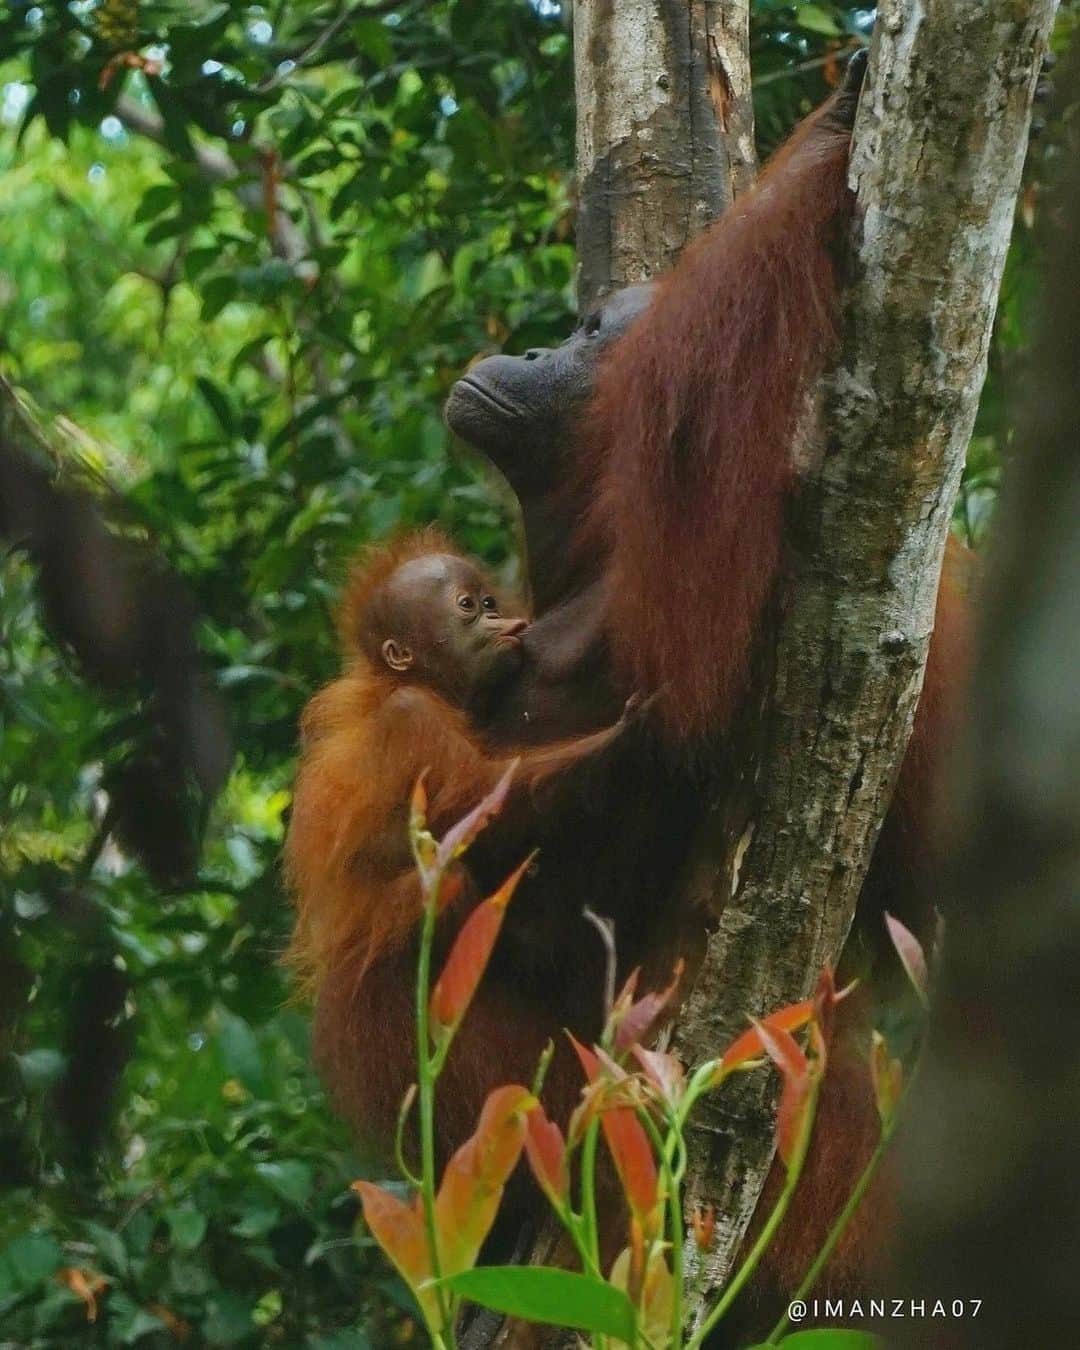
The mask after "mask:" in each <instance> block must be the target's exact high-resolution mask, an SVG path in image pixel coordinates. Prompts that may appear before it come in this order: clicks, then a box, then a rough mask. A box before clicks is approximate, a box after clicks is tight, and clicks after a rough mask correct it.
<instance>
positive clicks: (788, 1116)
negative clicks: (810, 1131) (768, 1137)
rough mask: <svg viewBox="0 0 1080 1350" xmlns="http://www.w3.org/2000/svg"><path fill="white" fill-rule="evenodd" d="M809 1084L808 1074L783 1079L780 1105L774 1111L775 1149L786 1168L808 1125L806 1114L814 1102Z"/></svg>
mask: <svg viewBox="0 0 1080 1350" xmlns="http://www.w3.org/2000/svg"><path fill="white" fill-rule="evenodd" d="M810 1086H811V1084H810V1077H809V1075H806V1076H805V1077H802V1078H795V1077H791V1078H787V1077H785V1079H784V1089H783V1091H782V1092H781V1094H780V1107H779V1110H778V1111H777V1113H776V1151H777V1153H779V1154H780V1158H781V1160H782V1161H783V1163H784V1166H785V1167H788V1168H790V1167H791V1164H792V1162H793V1161H794V1160H795V1158H796V1157H797V1156H798V1154H799V1151H800V1145H801V1143H802V1141H803V1138H804V1136H805V1132H806V1129H807V1126H808V1116H809V1114H810V1110H811V1107H812V1106H813V1102H814V1094H813V1093H812V1092H811V1090H810Z"/></svg>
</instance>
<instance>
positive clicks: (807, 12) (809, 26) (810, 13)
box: [795, 5, 840, 37]
mask: <svg viewBox="0 0 1080 1350" xmlns="http://www.w3.org/2000/svg"><path fill="white" fill-rule="evenodd" d="M795 22H796V23H797V24H798V25H799V27H800V28H805V29H806V31H807V32H808V33H823V34H824V35H825V36H826V37H839V36H840V28H839V26H838V24H837V22H836V20H835V19H834V18H833V16H832V15H831V14H830V13H828V11H827V10H824V9H822V8H821V6H820V5H800V6H799V7H798V9H797V10H796V11H795Z"/></svg>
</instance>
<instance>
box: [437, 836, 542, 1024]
mask: <svg viewBox="0 0 1080 1350" xmlns="http://www.w3.org/2000/svg"><path fill="white" fill-rule="evenodd" d="M529 862H530V859H526V860H525V862H523V863H522V864H521V866H520V867H519V868H518V869H517V871H516V872H513V873H512V874H511V875H510V876H509V877H507V879H506V880H505V881H504V882H503V884H502V885H501V886H500V887H499V889H498V890H497V891H496V892H495V894H494V895H492V896H489V897H488V899H487V900H484V901H482V902H481V903H480V904H479V905H477V906H476V908H475V909H474V910H473V912H472V913H471V914H470V915H469V917H468V918H467V919H466V920H465V922H464V924H463V925H462V928H461V932H460V933H458V935H457V937H456V939H455V940H454V945H453V946H452V947H451V949H450V955H449V956H448V957H447V958H446V965H445V966H443V969H442V974H441V975H440V976H439V978H438V979H437V980H436V982H435V987H434V989H433V990H432V991H431V1005H430V1007H431V1019H432V1022H433V1023H434V1026H435V1030H436V1031H439V1030H443V1031H445V1030H446V1029H448V1028H454V1027H456V1026H457V1025H458V1023H459V1022H460V1021H461V1019H462V1018H463V1017H464V1016H465V1013H466V1012H467V1011H468V1007H469V1004H470V1003H471V1002H472V1000H473V996H474V995H475V993H476V990H477V986H478V985H479V983H480V981H481V979H482V978H483V975H484V971H485V970H486V969H487V964H488V961H489V960H490V959H491V953H492V950H493V949H494V947H495V941H496V939H497V938H498V936H499V930H500V929H501V928H502V923H503V917H504V916H505V914H506V906H507V905H508V904H509V903H510V899H511V897H512V896H513V894H514V891H515V890H516V889H517V885H518V882H519V881H520V880H521V878H522V877H523V876H524V874H525V869H526V868H527V867H528V865H529Z"/></svg>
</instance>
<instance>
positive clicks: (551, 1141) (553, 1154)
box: [525, 1106, 570, 1209]
mask: <svg viewBox="0 0 1080 1350" xmlns="http://www.w3.org/2000/svg"><path fill="white" fill-rule="evenodd" d="M525 1156H526V1158H528V1160H529V1167H530V1168H531V1169H532V1174H533V1176H534V1177H535V1178H536V1180H537V1182H538V1183H539V1185H540V1188H541V1190H543V1192H544V1194H545V1195H546V1196H547V1197H548V1199H549V1200H550V1201H551V1202H552V1204H553V1205H555V1206H556V1208H559V1209H561V1208H562V1207H563V1205H564V1204H565V1203H566V1201H567V1199H568V1198H569V1195H570V1171H569V1168H568V1167H567V1163H566V1143H565V1141H564V1139H563V1134H562V1130H560V1129H559V1127H558V1125H556V1124H555V1122H554V1121H553V1120H548V1118H547V1116H546V1115H545V1113H544V1108H543V1107H542V1106H534V1107H533V1109H532V1110H531V1111H530V1112H529V1114H528V1115H527V1116H526V1117H525Z"/></svg>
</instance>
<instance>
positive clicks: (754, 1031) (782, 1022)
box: [720, 998, 814, 1075]
mask: <svg viewBox="0 0 1080 1350" xmlns="http://www.w3.org/2000/svg"><path fill="white" fill-rule="evenodd" d="M813 1015H814V1000H813V999H810V998H807V999H803V1001H802V1002H801V1003H791V1004H789V1005H788V1006H787V1007H786V1008H779V1009H778V1010H777V1011H776V1012H774V1013H770V1014H769V1015H768V1017H764V1018H762V1019H761V1021H760V1022H755V1023H754V1025H753V1026H752V1027H751V1028H750V1030H749V1031H744V1032H743V1034H742V1035H741V1036H739V1037H738V1038H737V1039H736V1040H734V1041H732V1043H731V1044H730V1045H729V1046H728V1048H727V1049H726V1050H725V1051H724V1057H723V1059H722V1060H721V1061H720V1072H721V1074H722V1075H723V1074H727V1073H730V1072H731V1071H732V1070H733V1069H738V1068H740V1067H741V1066H742V1065H743V1064H746V1063H747V1062H748V1061H750V1060H753V1059H760V1058H761V1056H762V1055H763V1054H765V1053H766V1051H765V1046H764V1044H763V1042H762V1039H761V1034H760V1031H759V1028H760V1027H765V1028H766V1029H767V1030H771V1029H775V1030H777V1031H796V1030H798V1028H799V1027H804V1026H805V1025H806V1024H807V1022H809V1021H810V1019H811V1018H812V1017H813Z"/></svg>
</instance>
